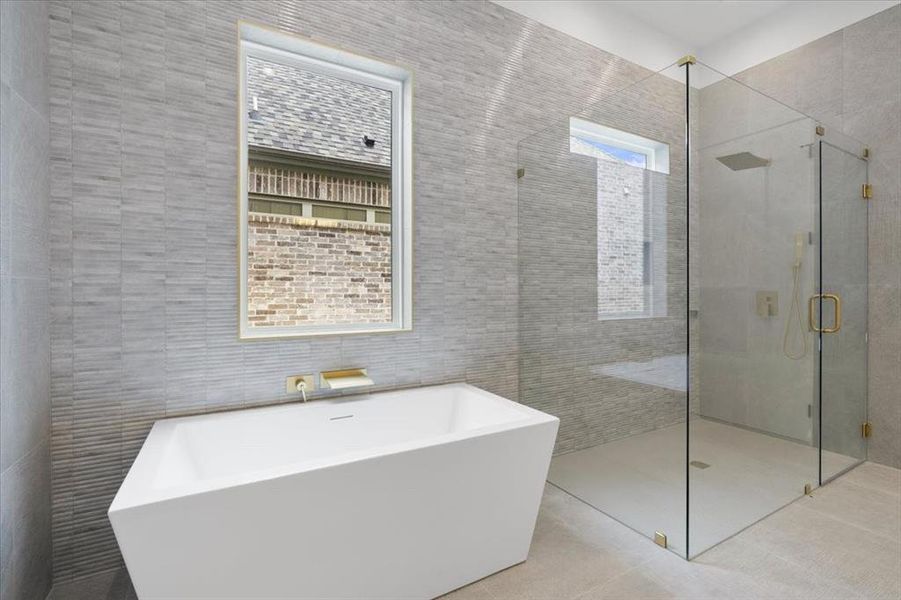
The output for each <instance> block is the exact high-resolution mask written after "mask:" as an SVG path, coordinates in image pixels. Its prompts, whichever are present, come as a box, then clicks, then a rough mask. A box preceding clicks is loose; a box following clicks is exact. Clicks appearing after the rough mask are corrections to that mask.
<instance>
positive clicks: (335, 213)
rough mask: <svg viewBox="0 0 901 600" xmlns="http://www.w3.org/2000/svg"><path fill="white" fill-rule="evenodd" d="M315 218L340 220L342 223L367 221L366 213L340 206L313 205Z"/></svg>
mask: <svg viewBox="0 0 901 600" xmlns="http://www.w3.org/2000/svg"><path fill="white" fill-rule="evenodd" d="M313 216H314V217H318V218H320V219H338V220H342V221H366V211H365V210H360V209H353V208H341V207H339V206H321V205H318V204H314V205H313Z"/></svg>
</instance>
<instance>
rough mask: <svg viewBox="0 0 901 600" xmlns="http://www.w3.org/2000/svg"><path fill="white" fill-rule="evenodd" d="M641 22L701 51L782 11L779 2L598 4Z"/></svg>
mask: <svg viewBox="0 0 901 600" xmlns="http://www.w3.org/2000/svg"><path fill="white" fill-rule="evenodd" d="M598 4H608V5H610V6H612V7H615V8H616V9H617V10H620V11H623V12H626V13H628V14H630V15H631V16H633V17H635V18H636V19H639V20H641V21H644V22H645V23H647V24H648V25H650V26H651V27H654V28H655V29H659V30H661V31H663V32H667V33H669V34H670V35H672V36H673V37H675V38H677V39H679V40H681V41H683V42H685V43H686V44H687V45H691V46H695V47H700V48H703V47H704V46H708V45H710V44H712V43H714V42H717V41H719V40H721V39H723V38H726V37H728V36H730V35H731V34H733V33H734V32H736V31H738V30H740V29H742V28H744V27H746V26H747V25H748V24H750V23H753V22H754V21H757V20H758V19H761V18H763V17H765V16H767V15H770V14H772V13H773V12H775V11H777V10H779V9H781V8H784V7H785V5H786V4H789V2H786V1H784V0H781V1H778V2H767V1H760V2H734V1H733V2H724V1H718V0H714V1H713V2H711V1H709V0H706V1H704V0H702V1H694V2H673V1H669V2H667V1H665V0H663V1H660V0H657V1H652V2H634V1H633V2H606V3H603V2H599V3H598Z"/></svg>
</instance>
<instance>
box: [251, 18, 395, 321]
mask: <svg viewBox="0 0 901 600" xmlns="http://www.w3.org/2000/svg"><path fill="white" fill-rule="evenodd" d="M239 29H240V36H241V41H240V49H241V55H240V57H241V60H240V82H241V85H240V88H239V91H240V102H239V110H240V115H239V116H240V123H241V131H240V134H241V143H240V145H239V149H240V150H239V151H240V164H241V165H242V168H241V173H240V175H241V178H240V184H239V185H240V187H239V190H240V198H239V201H240V211H241V212H240V215H241V218H240V223H239V226H240V241H241V252H240V273H241V278H240V279H241V281H240V304H239V306H240V311H241V312H240V335H241V338H242V339H252V338H262V337H281V336H301V335H327V334H350V333H368V332H375V331H403V330H408V329H410V328H411V326H412V281H413V278H412V260H411V254H412V243H411V238H412V231H411V229H412V197H411V190H412V176H411V165H412V160H411V154H410V147H411V140H412V132H411V127H412V117H411V115H410V97H411V88H410V73H409V72H408V71H406V70H405V69H403V68H401V67H397V66H394V65H390V64H387V63H382V62H379V61H376V60H373V59H370V58H365V57H361V56H356V55H354V54H350V53H347V52H342V51H340V50H336V49H334V48H330V47H326V46H321V45H319V44H316V43H314V42H312V41H310V40H307V39H304V38H300V37H295V36H289V35H285V34H281V33H278V32H275V31H271V30H268V29H261V28H258V27H254V26H252V25H249V24H246V23H243V24H241V25H240V27H239Z"/></svg>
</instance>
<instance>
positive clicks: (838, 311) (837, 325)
mask: <svg viewBox="0 0 901 600" xmlns="http://www.w3.org/2000/svg"><path fill="white" fill-rule="evenodd" d="M818 298H822V299H823V300H832V306H833V322H832V327H817V324H816V319H814V315H815V314H816V310H815V306H814V303H815V302H816V300H817V299H818ZM820 320H822V316H820ZM807 322H808V324H809V325H810V330H811V331H815V332H817V333H836V332H837V331H838V330H839V329H841V328H842V298H841V296H839V295H838V294H814V295H813V296H811V297H810V299H809V300H808V301H807Z"/></svg>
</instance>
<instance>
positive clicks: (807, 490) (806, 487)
mask: <svg viewBox="0 0 901 600" xmlns="http://www.w3.org/2000/svg"><path fill="white" fill-rule="evenodd" d="M812 491H813V486H812V485H810V484H809V483H805V484H804V495H805V496H809V495H810V492H812Z"/></svg>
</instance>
